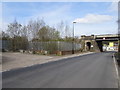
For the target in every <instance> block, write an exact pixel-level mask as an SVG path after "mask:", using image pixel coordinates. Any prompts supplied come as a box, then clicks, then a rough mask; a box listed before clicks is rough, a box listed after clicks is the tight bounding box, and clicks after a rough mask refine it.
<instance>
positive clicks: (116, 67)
mask: <svg viewBox="0 0 120 90" xmlns="http://www.w3.org/2000/svg"><path fill="white" fill-rule="evenodd" d="M113 60H114V64H115V69H116V74H117V79H118V80H119V73H118V66H117V62H116V59H115V56H114V54H113Z"/></svg>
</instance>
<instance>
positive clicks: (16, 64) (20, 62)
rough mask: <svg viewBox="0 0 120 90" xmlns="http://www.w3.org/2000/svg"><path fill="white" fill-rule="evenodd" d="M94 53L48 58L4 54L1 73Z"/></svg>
mask: <svg viewBox="0 0 120 90" xmlns="http://www.w3.org/2000/svg"><path fill="white" fill-rule="evenodd" d="M89 53H92V52H87V53H80V54H74V55H64V56H55V55H52V56H50V55H49V56H47V55H35V54H25V53H19V52H14V53H13V52H7V53H2V54H0V55H2V59H1V60H0V61H2V63H1V64H0V67H2V69H1V71H3V72H4V71H9V70H12V69H17V68H24V67H29V66H33V65H36V64H43V63H47V62H51V61H57V60H60V59H63V58H68V57H74V56H77V55H84V54H89Z"/></svg>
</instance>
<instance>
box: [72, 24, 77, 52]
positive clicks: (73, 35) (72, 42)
mask: <svg viewBox="0 0 120 90" xmlns="http://www.w3.org/2000/svg"><path fill="white" fill-rule="evenodd" d="M75 23H76V22H73V41H72V54H74V24H75Z"/></svg>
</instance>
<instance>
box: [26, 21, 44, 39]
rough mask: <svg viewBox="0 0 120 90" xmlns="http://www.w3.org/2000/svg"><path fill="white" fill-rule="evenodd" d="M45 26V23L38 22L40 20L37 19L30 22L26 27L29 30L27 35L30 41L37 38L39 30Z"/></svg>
mask: <svg viewBox="0 0 120 90" xmlns="http://www.w3.org/2000/svg"><path fill="white" fill-rule="evenodd" d="M43 26H45V22H44V20H42V19H41V20H40V19H37V20H30V21H29V23H28V25H27V27H28V30H29V33H30V36H31V39H33V38H38V35H37V33H38V32H39V30H40V29H41V28H42V27H43Z"/></svg>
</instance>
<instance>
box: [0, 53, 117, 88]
mask: <svg viewBox="0 0 120 90" xmlns="http://www.w3.org/2000/svg"><path fill="white" fill-rule="evenodd" d="M112 54H113V53H112V52H104V53H94V54H89V55H84V56H77V57H73V58H69V59H63V60H59V61H55V62H50V63H47V64H42V65H36V66H32V67H27V68H22V69H17V70H12V71H8V72H4V73H3V75H2V76H3V77H2V79H3V88H117V87H118V80H117V74H116V69H115V65H114V61H113V59H112Z"/></svg>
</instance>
